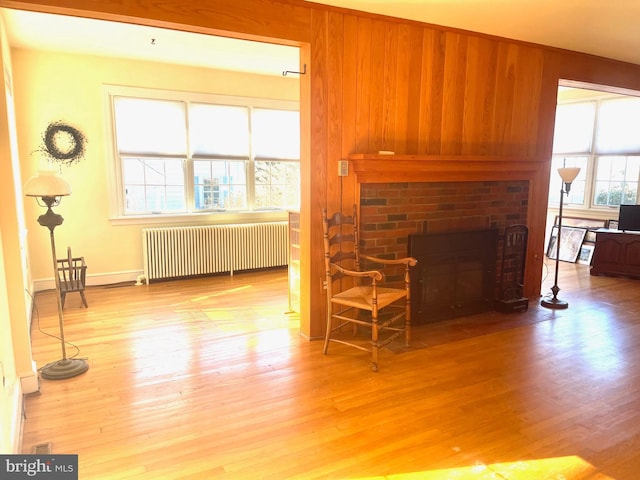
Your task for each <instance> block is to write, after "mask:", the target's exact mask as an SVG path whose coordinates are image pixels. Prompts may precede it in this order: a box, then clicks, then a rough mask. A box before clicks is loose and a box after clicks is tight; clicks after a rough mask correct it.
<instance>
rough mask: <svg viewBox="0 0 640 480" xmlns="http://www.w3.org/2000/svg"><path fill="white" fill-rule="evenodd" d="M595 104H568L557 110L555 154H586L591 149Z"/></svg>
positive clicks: (554, 141) (560, 106)
mask: <svg viewBox="0 0 640 480" xmlns="http://www.w3.org/2000/svg"><path fill="white" fill-rule="evenodd" d="M595 113H596V104H595V102H587V103H568V104H565V105H558V107H557V108H556V124H555V130H554V135H553V153H586V152H589V150H590V149H591V140H592V138H593V128H594V119H595Z"/></svg>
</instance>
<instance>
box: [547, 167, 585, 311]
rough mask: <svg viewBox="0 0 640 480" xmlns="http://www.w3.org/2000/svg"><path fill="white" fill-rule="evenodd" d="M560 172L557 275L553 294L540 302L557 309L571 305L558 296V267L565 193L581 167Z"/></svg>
mask: <svg viewBox="0 0 640 480" xmlns="http://www.w3.org/2000/svg"><path fill="white" fill-rule="evenodd" d="M558 173H559V174H560V177H561V178H562V185H561V187H560V209H559V211H558V238H557V239H556V276H555V281H554V283H553V287H551V294H550V295H547V296H546V297H544V298H543V299H542V301H541V302H540V305H542V306H543V307H547V308H553V309H555V310H561V309H564V308H568V307H569V304H568V303H567V302H566V301H564V300H560V299H559V298H558V292H559V291H560V288H559V287H558V268H559V263H560V243H561V242H560V240H561V239H562V204H563V199H564V195H565V194H567V195H569V191H570V190H571V183H572V182H573V181H574V180H575V179H576V177H577V176H578V173H580V169H579V168H577V167H563V168H559V169H558Z"/></svg>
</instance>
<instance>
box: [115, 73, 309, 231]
mask: <svg viewBox="0 0 640 480" xmlns="http://www.w3.org/2000/svg"><path fill="white" fill-rule="evenodd" d="M103 97H104V108H105V116H106V118H107V121H106V122H105V125H106V130H107V131H106V135H105V136H106V147H107V148H106V149H107V152H106V154H107V162H106V166H107V180H108V192H109V219H110V221H111V223H112V224H114V225H120V224H167V223H184V222H188V223H236V222H238V223H241V222H254V221H255V222H267V221H282V220H286V219H287V216H288V212H289V211H288V210H287V209H285V208H283V209H270V210H264V209H257V210H248V209H247V210H234V211H218V210H204V211H196V210H195V208H194V206H195V199H194V195H195V191H194V178H193V174H194V171H193V160H194V158H195V159H198V160H215V159H214V158H211V157H208V156H205V157H203V156H201V155H196V156H194V155H192V152H191V148H190V145H188V144H187V152H186V157H185V189H186V192H185V199H186V202H187V212H185V213H141V214H127V213H125V205H124V203H125V196H124V176H123V170H122V162H121V159H120V156H121V154H120V152H118V150H117V143H116V125H115V110H114V99H115V97H132V98H142V99H150V100H169V101H180V102H184V103H186V104H189V103H205V104H215V105H228V106H246V107H249V108H250V109H251V108H266V109H274V110H290V111H296V112H300V102H299V101H296V100H286V99H270V98H257V97H242V96H234V95H221V94H213V93H197V92H186V91H174V90H162V89H151V88H144V87H128V86H122V85H104V87H103ZM188 116H189V115H188V109H185V117H186V118H185V121H186V122H188ZM187 131H188V127H187ZM187 142H188V139H187ZM129 156H139V155H138V154H134V155H129ZM155 156H157V155H155ZM301 157H302V152H300V158H298V159H296V160H293V161H294V162H296V163H297V164H298V165H299V166H301V162H302V158H301ZM229 159H230V160H233V159H231V158H229ZM254 160H262V159H253V155H252V154H250V158H249V160H248V163H247V165H248V167H247V188H248V186H249V182H253V173H252V172H253V165H254ZM285 160H286V161H291V160H290V159H282V160H280V161H285ZM299 168H300V167H299ZM253 189H254V187H253V186H252V187H251V189H250V190H251V192H252V193H251V194H250V195H253ZM249 200H251V201H252V200H253V199H248V201H249Z"/></svg>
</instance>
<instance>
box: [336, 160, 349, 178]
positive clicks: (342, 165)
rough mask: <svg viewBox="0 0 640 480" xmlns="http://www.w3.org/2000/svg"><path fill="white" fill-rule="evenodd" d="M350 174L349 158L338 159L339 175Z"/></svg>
mask: <svg viewBox="0 0 640 480" xmlns="http://www.w3.org/2000/svg"><path fill="white" fill-rule="evenodd" d="M347 175H349V160H339V161H338V176H339V177H346V176H347Z"/></svg>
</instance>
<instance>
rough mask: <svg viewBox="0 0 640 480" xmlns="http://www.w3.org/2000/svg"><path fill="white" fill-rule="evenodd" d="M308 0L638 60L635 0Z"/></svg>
mask: <svg viewBox="0 0 640 480" xmlns="http://www.w3.org/2000/svg"><path fill="white" fill-rule="evenodd" d="M308 1H309V0H308ZM311 1H313V2H314V3H322V4H325V5H333V6H338V7H344V8H352V9H355V10H361V11H365V12H370V13H379V14H382V15H389V16H393V17H400V18H408V19H412V20H418V21H421V22H425V23H431V24H435V25H443V26H447V27H454V28H461V29H463V30H470V31H473V32H481V33H486V34H491V35H497V36H499V37H505V38H512V39H516V40H523V41H526V42H532V43H538V44H541V45H547V46H551V47H558V48H565V49H568V50H575V51H577V52H584V53H590V54H593V55H599V56H602V57H608V58H613V59H616V60H622V61H625V62H631V63H635V64H639V65H640V30H639V29H638V22H639V21H640V1H638V0H614V1H603V0H388V1H384V0H321V1H318V0H311Z"/></svg>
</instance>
